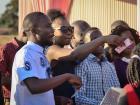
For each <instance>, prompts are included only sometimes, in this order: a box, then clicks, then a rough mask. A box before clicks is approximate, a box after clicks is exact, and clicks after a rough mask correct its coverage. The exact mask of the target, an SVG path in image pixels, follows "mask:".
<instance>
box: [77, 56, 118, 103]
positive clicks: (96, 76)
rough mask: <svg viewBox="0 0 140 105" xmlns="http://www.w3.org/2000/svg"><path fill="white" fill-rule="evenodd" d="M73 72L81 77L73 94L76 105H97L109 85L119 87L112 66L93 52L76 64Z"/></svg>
mask: <svg viewBox="0 0 140 105" xmlns="http://www.w3.org/2000/svg"><path fill="white" fill-rule="evenodd" d="M75 74H76V75H77V76H79V77H81V79H82V87H81V88H80V90H78V91H77V92H76V95H75V101H76V105H98V104H100V102H101V101H102V99H103V97H104V95H105V93H106V92H107V90H108V89H109V88H110V87H120V84H119V81H118V78H117V75H116V71H115V68H114V66H113V65H112V64H111V63H109V62H108V61H107V60H106V59H105V58H104V59H102V60H101V61H100V60H99V59H98V58H97V57H96V56H94V55H93V54H90V55H89V56H88V57H87V58H86V59H85V60H84V61H83V62H81V64H80V65H78V66H76V68H75Z"/></svg>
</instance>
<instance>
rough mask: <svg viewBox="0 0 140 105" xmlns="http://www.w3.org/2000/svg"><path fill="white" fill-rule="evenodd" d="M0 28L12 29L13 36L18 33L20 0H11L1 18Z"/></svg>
mask: <svg viewBox="0 0 140 105" xmlns="http://www.w3.org/2000/svg"><path fill="white" fill-rule="evenodd" d="M0 26H1V27H6V28H11V29H12V34H15V33H17V32H18V0H11V2H10V3H9V4H7V6H6V11H5V12H4V13H3V14H2V16H1V18H0Z"/></svg>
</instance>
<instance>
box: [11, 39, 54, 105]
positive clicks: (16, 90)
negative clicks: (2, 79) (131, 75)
mask: <svg viewBox="0 0 140 105" xmlns="http://www.w3.org/2000/svg"><path fill="white" fill-rule="evenodd" d="M49 70H50V64H49V63H48V61H47V59H46V57H45V55H44V53H43V48H42V47H41V46H39V45H37V44H35V43H33V42H30V41H28V42H27V44H26V45H25V46H23V47H22V48H21V49H20V50H19V51H18V52H17V53H16V55H15V59H14V63H13V68H12V90H11V100H10V105H55V102H54V95H53V91H52V90H50V91H47V92H44V93H40V94H31V93H30V91H29V90H28V88H27V87H26V85H25V84H24V82H23V80H25V79H27V78H30V77H37V78H39V79H47V78H49V73H50V72H49ZM36 85H38V84H36Z"/></svg>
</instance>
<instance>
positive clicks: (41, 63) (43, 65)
mask: <svg viewBox="0 0 140 105" xmlns="http://www.w3.org/2000/svg"><path fill="white" fill-rule="evenodd" d="M40 65H41V66H42V67H45V66H46V62H45V59H43V58H42V57H40Z"/></svg>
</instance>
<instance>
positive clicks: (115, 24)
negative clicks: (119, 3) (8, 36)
mask: <svg viewBox="0 0 140 105" xmlns="http://www.w3.org/2000/svg"><path fill="white" fill-rule="evenodd" d="M120 25H121V26H123V27H127V28H128V27H129V25H128V24H127V23H126V22H125V21H123V20H116V21H114V22H113V23H112V24H111V30H112V29H115V28H116V27H117V26H120Z"/></svg>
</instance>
